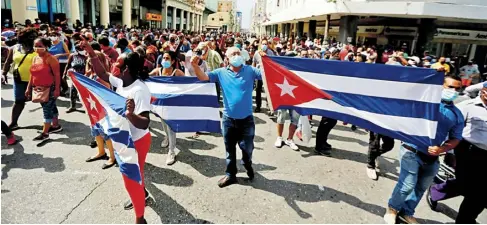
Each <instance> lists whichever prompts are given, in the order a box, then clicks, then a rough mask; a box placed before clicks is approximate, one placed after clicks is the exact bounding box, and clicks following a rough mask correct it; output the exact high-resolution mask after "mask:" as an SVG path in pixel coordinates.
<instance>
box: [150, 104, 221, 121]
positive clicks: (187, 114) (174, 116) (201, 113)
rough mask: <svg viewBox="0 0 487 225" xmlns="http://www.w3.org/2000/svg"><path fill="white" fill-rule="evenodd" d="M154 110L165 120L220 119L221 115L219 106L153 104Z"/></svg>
mask: <svg viewBox="0 0 487 225" xmlns="http://www.w3.org/2000/svg"><path fill="white" fill-rule="evenodd" d="M152 111H154V112H156V113H157V114H158V115H159V116H161V117H162V119H164V120H215V121H220V116H219V115H220V114H219V109H218V108H211V107H187V106H156V105H152Z"/></svg>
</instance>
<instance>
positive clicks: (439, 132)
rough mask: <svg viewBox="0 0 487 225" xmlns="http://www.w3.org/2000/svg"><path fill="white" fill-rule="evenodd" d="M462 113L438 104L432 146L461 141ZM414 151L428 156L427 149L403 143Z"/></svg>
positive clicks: (452, 107)
mask: <svg viewBox="0 0 487 225" xmlns="http://www.w3.org/2000/svg"><path fill="white" fill-rule="evenodd" d="M463 118H464V117H463V114H462V112H461V111H460V110H459V109H458V108H457V107H456V106H455V105H453V104H448V103H444V102H442V103H440V117H439V119H438V126H437V127H436V137H435V139H434V140H433V143H432V144H431V145H432V146H441V144H443V142H445V141H446V140H449V139H458V140H462V133H463V127H464V126H465V124H464V119H463ZM404 144H406V145H409V146H411V147H413V148H414V149H416V150H418V151H421V152H423V153H426V154H428V148H427V147H425V148H420V147H418V146H416V145H414V144H411V143H404Z"/></svg>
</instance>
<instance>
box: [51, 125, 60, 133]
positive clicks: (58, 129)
mask: <svg viewBox="0 0 487 225" xmlns="http://www.w3.org/2000/svg"><path fill="white" fill-rule="evenodd" d="M61 131H63V127H61V125H59V126H57V127H53V126H51V127H49V133H50V134H53V133H59V132H61Z"/></svg>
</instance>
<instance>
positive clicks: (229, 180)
mask: <svg viewBox="0 0 487 225" xmlns="http://www.w3.org/2000/svg"><path fill="white" fill-rule="evenodd" d="M235 183H237V178H236V177H229V176H224V177H222V178H221V179H220V180H218V187H220V188H224V187H226V186H228V185H232V184H235Z"/></svg>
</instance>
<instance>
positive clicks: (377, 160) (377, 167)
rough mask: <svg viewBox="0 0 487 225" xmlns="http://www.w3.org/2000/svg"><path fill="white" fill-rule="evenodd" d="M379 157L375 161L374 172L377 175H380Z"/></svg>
mask: <svg viewBox="0 0 487 225" xmlns="http://www.w3.org/2000/svg"><path fill="white" fill-rule="evenodd" d="M379 165H380V164H379V157H377V158H376V159H375V171H377V173H380V166H379Z"/></svg>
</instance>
